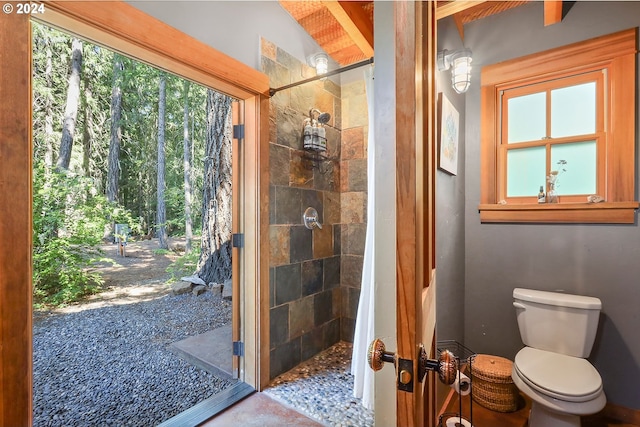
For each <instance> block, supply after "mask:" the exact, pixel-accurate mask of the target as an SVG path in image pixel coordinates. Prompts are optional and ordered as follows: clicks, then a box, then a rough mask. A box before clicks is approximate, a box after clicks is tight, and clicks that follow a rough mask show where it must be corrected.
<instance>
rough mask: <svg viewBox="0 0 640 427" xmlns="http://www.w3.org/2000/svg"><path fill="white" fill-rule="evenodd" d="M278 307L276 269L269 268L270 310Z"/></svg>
mask: <svg viewBox="0 0 640 427" xmlns="http://www.w3.org/2000/svg"><path fill="white" fill-rule="evenodd" d="M275 305H276V269H275V268H274V267H269V308H273V307H275Z"/></svg>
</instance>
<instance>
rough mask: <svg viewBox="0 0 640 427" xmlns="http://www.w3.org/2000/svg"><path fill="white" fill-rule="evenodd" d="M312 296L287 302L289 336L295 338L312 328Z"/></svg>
mask: <svg viewBox="0 0 640 427" xmlns="http://www.w3.org/2000/svg"><path fill="white" fill-rule="evenodd" d="M313 300H314V298H313V297H312V296H310V297H306V298H302V299H299V300H297V301H293V302H291V303H290V304H289V336H290V337H291V338H297V337H299V336H301V335H303V334H305V333H307V332H309V331H311V330H312V329H313V318H312V317H311V316H310V315H309V313H312V312H313Z"/></svg>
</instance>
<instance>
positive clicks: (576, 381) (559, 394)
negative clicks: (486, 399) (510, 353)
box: [512, 347, 607, 427]
mask: <svg viewBox="0 0 640 427" xmlns="http://www.w3.org/2000/svg"><path fill="white" fill-rule="evenodd" d="M512 378H513V382H514V384H515V385H516V387H518V389H519V390H520V391H521V392H523V393H524V394H526V395H527V396H529V397H530V398H531V400H532V402H533V404H534V406H535V410H532V414H531V418H530V419H529V427H535V426H545V427H551V426H553V427H556V426H557V427H560V426H562V427H565V426H567V427H569V426H580V416H581V415H590V414H595V413H596V412H599V411H600V410H602V408H604V405H605V404H606V402H607V399H606V397H605V394H604V390H603V388H602V379H601V378H600V375H599V374H598V371H596V369H595V368H594V367H593V365H591V364H590V363H589V362H588V361H587V360H586V359H581V358H578V357H573V356H565V355H563V354H557V353H552V352H549V351H544V350H539V349H535V348H531V347H525V348H523V349H522V350H520V351H519V352H518V354H517V355H516V358H515V361H514V364H513V372H512ZM536 418H537V419H536Z"/></svg>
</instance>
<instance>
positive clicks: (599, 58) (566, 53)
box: [481, 28, 638, 86]
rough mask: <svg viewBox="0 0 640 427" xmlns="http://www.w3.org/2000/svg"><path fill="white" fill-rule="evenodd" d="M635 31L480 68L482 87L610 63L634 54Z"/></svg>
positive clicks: (635, 29) (614, 34)
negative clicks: (560, 70)
mask: <svg viewBox="0 0 640 427" xmlns="http://www.w3.org/2000/svg"><path fill="white" fill-rule="evenodd" d="M637 32H638V29H637V28H632V29H629V30H624V31H619V32H617V33H613V34H609V35H605V36H601V37H596V38H593V39H590V40H585V41H582V42H578V43H573V44H570V45H567V46H561V47H557V48H554V49H550V50H547V51H544V52H540V53H534V54H531V55H527V56H522V57H520V58H515V59H510V60H507V61H504V62H499V63H497V64H493V65H486V66H484V67H483V68H482V74H481V85H482V86H497V85H500V84H504V83H505V82H512V81H522V80H524V79H528V78H542V77H543V76H545V75H548V74H552V73H555V72H557V70H559V69H563V70H567V69H571V68H577V67H581V66H583V65H585V64H586V65H587V66H591V65H593V64H595V63H598V62H606V61H611V60H613V59H614V58H616V57H619V56H624V55H629V54H635V53H636V52H637V49H636V40H637Z"/></svg>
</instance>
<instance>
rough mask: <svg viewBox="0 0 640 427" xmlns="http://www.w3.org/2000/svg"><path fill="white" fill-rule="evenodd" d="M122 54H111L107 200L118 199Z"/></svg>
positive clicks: (113, 200)
mask: <svg viewBox="0 0 640 427" xmlns="http://www.w3.org/2000/svg"><path fill="white" fill-rule="evenodd" d="M123 71H124V66H123V61H122V56H120V55H119V54H117V53H114V54H113V84H112V87H111V138H110V141H109V159H108V170H107V188H106V196H107V200H108V201H109V202H116V201H118V178H119V177H120V144H121V142H122V127H121V122H122V77H123Z"/></svg>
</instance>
